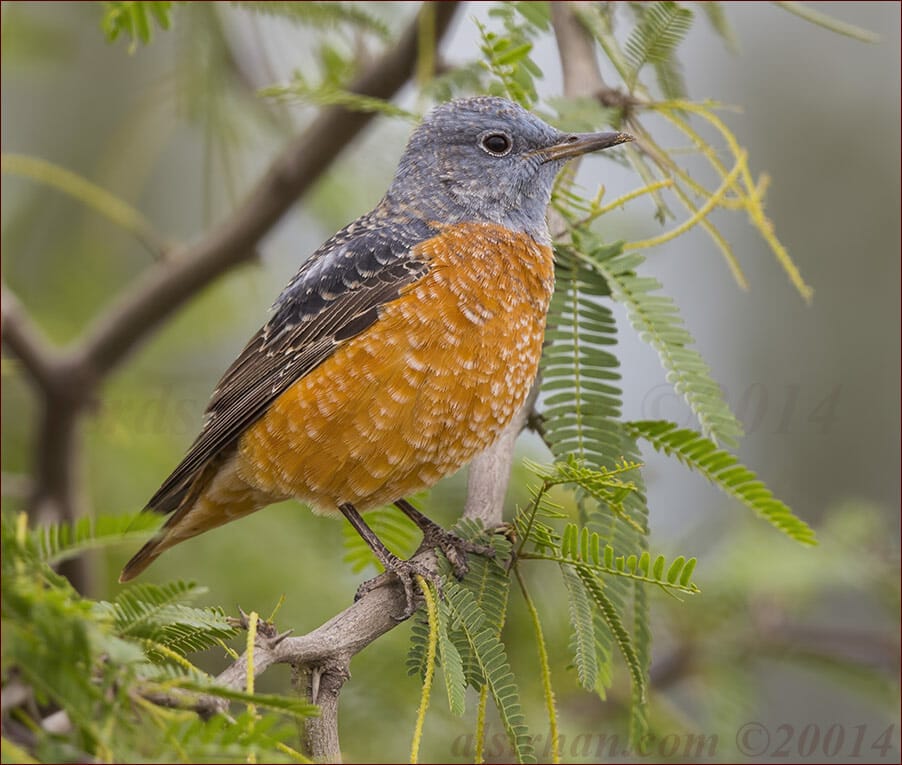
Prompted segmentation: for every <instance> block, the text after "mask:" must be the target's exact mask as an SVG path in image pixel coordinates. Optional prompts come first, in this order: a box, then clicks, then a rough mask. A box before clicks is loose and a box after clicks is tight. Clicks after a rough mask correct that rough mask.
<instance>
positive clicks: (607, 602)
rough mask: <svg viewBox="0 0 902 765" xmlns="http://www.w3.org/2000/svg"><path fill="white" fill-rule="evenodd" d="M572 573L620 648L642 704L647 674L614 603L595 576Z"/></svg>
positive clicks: (583, 570)
mask: <svg viewBox="0 0 902 765" xmlns="http://www.w3.org/2000/svg"><path fill="white" fill-rule="evenodd" d="M574 571H575V572H576V575H577V576H578V577H579V578H580V581H581V582H582V583H583V585H585V588H586V591H587V592H588V594H589V596H590V597H591V598H592V600H593V601H594V602H595V606H596V607H597V608H598V610H599V612H600V613H601V615H602V617H603V618H604V621H605V624H607V625H608V629H610V631H611V633H612V634H613V635H614V639H615V640H616V642H617V646H618V647H619V648H620V653H621V655H622V656H623V660H624V661H625V662H626V666H627V669H628V670H629V673H630V677H631V678H632V683H633V689H634V691H635V692H636V693H637V695H638V696H639V698H640V699H642V701H643V703H644V700H645V695H646V693H645V689H646V674H647V673H646V670H645V668H644V667H643V663H642V662H641V661H640V660H639V657H638V656H637V655H636V651H635V648H634V647H633V641H632V640H631V639H630V635H629V632H628V631H627V630H626V627H624V625H623V621H622V620H621V618H620V614H619V613H618V611H617V607H616V605H615V603H614V602H613V601H612V600H611V599H610V598H609V597H608V596H607V595H606V594H605V592H604V589H603V588H602V585H601V582H599V580H598V578H597V577H596V575H595V574H593V573H592V572H591V571H588V570H586V569H584V568H575V569H574Z"/></svg>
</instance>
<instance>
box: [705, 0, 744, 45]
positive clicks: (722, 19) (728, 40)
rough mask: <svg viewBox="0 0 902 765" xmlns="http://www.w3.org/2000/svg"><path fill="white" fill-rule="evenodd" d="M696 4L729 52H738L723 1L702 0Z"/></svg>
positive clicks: (736, 40)
mask: <svg viewBox="0 0 902 765" xmlns="http://www.w3.org/2000/svg"><path fill="white" fill-rule="evenodd" d="M696 6H698V7H699V8H700V9H701V10H702V12H703V13H704V14H705V16H706V17H707V19H708V23H709V24H710V25H711V28H712V29H713V30H714V31H715V32H717V34H718V35H720V38H721V39H722V40H723V41H724V43H725V44H726V46H727V50H728V51H730V53H738V52H739V39H738V38H737V37H736V32H735V30H734V29H733V26H732V24H730V22H729V21H728V20H727V14H726V13H725V12H724V9H723V3H718V2H715V1H714V0H705V1H704V2H699V3H696Z"/></svg>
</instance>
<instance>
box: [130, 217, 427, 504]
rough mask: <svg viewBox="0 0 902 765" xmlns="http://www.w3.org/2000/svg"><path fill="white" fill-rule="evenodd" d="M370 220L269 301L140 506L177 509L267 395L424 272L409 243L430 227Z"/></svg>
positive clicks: (260, 410) (373, 317)
mask: <svg viewBox="0 0 902 765" xmlns="http://www.w3.org/2000/svg"><path fill="white" fill-rule="evenodd" d="M373 221H374V222H373V223H371V224H370V225H371V227H370V228H367V227H366V226H365V225H364V226H363V227H361V224H360V222H359V221H358V222H357V223H356V225H353V226H351V227H348V229H346V230H345V231H343V232H340V233H339V234H337V235H336V236H335V237H333V238H332V239H331V240H329V241H328V242H326V244H324V245H323V247H321V248H320V250H318V251H317V252H316V253H315V254H314V255H313V256H312V257H311V258H310V260H309V261H308V262H307V263H306V264H305V265H304V267H302V268H301V270H300V271H299V272H298V274H297V275H296V276H295V278H294V279H293V280H292V282H291V283H290V284H289V285H288V287H287V288H286V290H285V291H284V292H283V293H282V295H281V296H280V298H279V300H278V301H277V302H276V305H275V313H274V315H273V317H272V319H270V321H269V322H268V323H267V324H266V325H265V326H264V327H262V328H261V329H260V330H259V331H258V332H257V333H256V334H255V335H254V336H253V337H252V338H251V340H250V341H249V342H248V344H247V345H246V346H245V347H244V350H242V352H241V353H240V354H239V356H238V358H237V359H235V361H234V362H233V363H232V364H231V366H230V367H229V368H228V369H227V370H226V372H225V374H224V375H223V376H222V379H221V380H220V381H219V384H218V385H217V386H216V389H215V390H214V391H213V395H212V397H211V399H210V403H209V404H208V406H207V410H206V419H205V421H204V426H203V429H202V430H201V432H200V434H199V435H198V437H197V438H196V439H195V441H194V443H193V444H192V445H191V447H190V448H189V450H188V452H187V454H186V455H185V456H184V458H183V459H182V461H181V462H180V463H179V464H178V466H177V467H176V468H175V470H173V471H172V473H171V474H170V475H169V477H168V478H167V479H166V480H165V481H164V482H163V484H162V486H160V488H159V489H158V490H157V492H156V493H155V494H154V495H153V497H151V498H150V500H149V501H148V503H147V509H149V510H154V511H156V512H160V513H164V514H168V513H171V512H173V511H175V510H177V509H178V508H179V506H180V505H182V504H183V503H185V502H186V500H187V499H189V498H190V497H191V496H193V495H194V494H195V493H196V491H197V488H198V486H197V482H198V480H199V479H202V478H203V476H204V468H205V466H207V465H208V464H209V463H210V461H211V460H212V459H214V458H216V457H218V456H221V455H222V454H224V453H226V452H228V451H229V450H230V449H233V448H234V447H235V444H236V443H237V441H238V438H239V437H240V436H241V434H242V433H243V432H244V431H245V430H246V429H247V428H248V427H250V426H251V425H252V424H253V423H254V422H255V421H256V420H257V419H259V418H260V417H261V416H262V415H263V414H264V412H265V411H266V409H267V408H268V406H269V405H270V404H271V403H272V401H273V400H275V399H276V398H277V397H278V396H279V395H280V394H281V393H283V392H284V391H285V390H286V389H287V388H288V387H290V386H291V385H292V383H294V382H296V381H297V380H298V379H300V378H301V377H303V376H304V375H306V374H308V373H309V372H310V371H311V370H313V369H315V368H316V367H317V366H319V365H320V364H321V363H322V362H323V361H325V360H326V359H327V358H328V357H329V356H330V355H331V354H332V353H333V352H334V351H335V349H336V348H337V347H338V346H339V345H340V344H341V343H342V342H345V341H347V340H348V339H350V338H351V337H354V336H355V335H357V334H359V333H360V332H362V331H364V330H365V329H366V328H367V327H368V326H370V325H371V324H373V323H374V322H375V321H377V320H378V316H379V307H380V306H382V305H384V304H385V303H388V302H390V301H392V300H394V299H396V298H397V297H398V296H399V295H400V292H401V290H402V289H403V288H404V287H405V286H406V285H408V284H411V283H413V282H414V281H416V280H417V279H419V278H420V277H421V276H422V275H423V274H424V273H425V272H426V271H427V270H428V268H429V265H428V263H427V262H425V261H423V260H420V259H418V258H416V257H415V256H414V255H413V254H412V248H413V246H414V245H415V244H417V243H419V242H421V241H423V240H424V239H427V238H429V237H430V236H431V235H433V234H434V230H433V229H431V228H430V227H429V226H428V225H426V224H424V223H422V222H417V221H409V222H407V223H406V225H396V226H379V225H378V223H379V221H378V216H375V215H374V217H373ZM361 229H362V230H361Z"/></svg>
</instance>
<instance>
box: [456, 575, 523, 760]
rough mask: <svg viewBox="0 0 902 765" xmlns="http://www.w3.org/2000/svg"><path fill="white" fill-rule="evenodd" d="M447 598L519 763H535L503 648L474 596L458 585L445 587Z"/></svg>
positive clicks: (512, 677)
mask: <svg viewBox="0 0 902 765" xmlns="http://www.w3.org/2000/svg"><path fill="white" fill-rule="evenodd" d="M445 596H446V597H447V599H448V604H449V606H450V607H451V610H452V612H453V614H454V616H455V618H456V619H457V620H459V622H460V624H461V627H462V628H463V631H464V634H465V635H466V637H467V642H468V643H469V644H470V648H471V649H472V651H473V655H474V656H475V657H476V661H477V662H478V664H479V670H480V672H481V674H482V676H483V678H484V679H485V684H486V686H488V689H489V692H490V693H491V694H492V698H493V699H494V701H495V706H496V708H497V709H498V715H499V717H500V718H501V722H502V724H503V725H504V729H505V731H507V735H508V738H509V740H510V743H511V746H512V747H513V749H514V752H515V753H516V757H517V762H536V755H535V750H534V749H533V746H532V740H531V738H530V736H529V732H528V730H527V728H526V722H525V719H524V717H523V713H522V711H521V710H520V696H519V691H518V690H517V683H516V680H515V679H514V675H513V672H511V668H510V664H509V663H508V660H507V653H506V652H505V650H504V644H503V643H502V642H501V640H500V639H499V638H498V636H497V634H496V632H495V630H494V629H493V628H492V627H491V626H489V625H488V623H487V620H486V618H485V616H484V615H483V613H482V610H481V609H480V607H479V605H478V604H477V603H476V598H475V597H474V596H473V593H472V592H470V590H468V589H467V588H466V587H463V586H462V585H460V584H458V583H457V582H448V583H446V585H445Z"/></svg>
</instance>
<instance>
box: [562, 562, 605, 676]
mask: <svg viewBox="0 0 902 765" xmlns="http://www.w3.org/2000/svg"><path fill="white" fill-rule="evenodd" d="M560 568H561V574H562V576H563V578H564V586H565V587H566V588H567V610H568V613H569V616H570V627H571V630H572V632H571V639H570V647H571V650H572V651H573V664H574V666H575V667H576V676H577V678H578V679H579V684H580V685H581V686H582V687H583V688H585V689H586V690H587V691H594V690H595V687H596V685H597V684H598V653H597V651H596V647H595V646H596V643H595V624H594V619H593V617H592V604H591V601H590V600H589V597H588V595H587V594H586V588H585V586H584V585H583V583H582V581H581V580H580V578H579V576H577V574H576V573H575V572H574V570H573V567H572V566H568V565H566V564H563V563H562V564H561V567H560Z"/></svg>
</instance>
